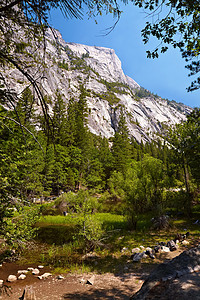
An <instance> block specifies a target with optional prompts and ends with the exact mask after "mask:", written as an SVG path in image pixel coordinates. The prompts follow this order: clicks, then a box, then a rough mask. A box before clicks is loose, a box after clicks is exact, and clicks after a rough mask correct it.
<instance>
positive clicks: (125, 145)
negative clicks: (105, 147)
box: [111, 108, 130, 173]
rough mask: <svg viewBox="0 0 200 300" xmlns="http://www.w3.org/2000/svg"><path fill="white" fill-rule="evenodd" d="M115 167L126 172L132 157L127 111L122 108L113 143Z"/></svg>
mask: <svg viewBox="0 0 200 300" xmlns="http://www.w3.org/2000/svg"><path fill="white" fill-rule="evenodd" d="M111 150H112V154H113V169H115V170H117V171H120V172H122V173H124V172H125V170H126V167H127V164H128V161H129V159H130V141H129V133H128V128H127V125H126V119H125V112H124V110H123V109H122V108H121V111H120V117H119V123H118V128H117V130H116V132H115V135H114V138H113V145H112V149H111Z"/></svg>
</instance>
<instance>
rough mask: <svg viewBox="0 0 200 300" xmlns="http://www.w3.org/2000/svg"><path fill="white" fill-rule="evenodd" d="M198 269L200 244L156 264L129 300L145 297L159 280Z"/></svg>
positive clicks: (179, 275) (176, 276) (167, 279)
mask: <svg viewBox="0 0 200 300" xmlns="http://www.w3.org/2000/svg"><path fill="white" fill-rule="evenodd" d="M199 271H200V244H199V245H198V247H196V248H192V249H190V250H188V251H184V252H183V253H181V254H180V255H179V256H177V257H175V258H174V259H172V260H171V261H169V262H164V263H162V264H160V265H158V266H157V267H156V268H155V269H154V271H153V272H152V273H151V274H150V275H149V277H148V278H147V279H146V280H145V282H144V284H143V286H142V288H141V289H140V290H139V291H138V292H137V293H136V294H135V295H133V296H132V297H131V300H141V299H146V296H147V295H148V293H149V291H150V290H151V289H152V288H153V287H154V286H156V285H158V284H159V283H160V282H166V281H171V280H174V279H175V278H180V277H181V276H184V275H187V274H190V273H194V272H199Z"/></svg>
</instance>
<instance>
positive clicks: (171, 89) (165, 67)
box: [49, 3, 200, 107]
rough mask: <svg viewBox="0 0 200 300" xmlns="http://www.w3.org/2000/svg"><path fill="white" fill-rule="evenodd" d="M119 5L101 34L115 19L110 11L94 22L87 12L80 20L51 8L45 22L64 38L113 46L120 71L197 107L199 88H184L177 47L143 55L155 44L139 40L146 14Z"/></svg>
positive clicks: (184, 72) (185, 75)
mask: <svg viewBox="0 0 200 300" xmlns="http://www.w3.org/2000/svg"><path fill="white" fill-rule="evenodd" d="M121 9H122V10H123V13H122V15H121V18H120V20H119V22H118V24H117V26H116V27H115V29H114V30H113V31H112V32H111V33H109V34H108V35H105V32H106V29H107V28H109V27H110V26H112V25H113V24H114V23H115V19H113V17H112V16H111V15H107V16H106V15H104V16H101V17H98V18H97V22H98V24H96V23H95V21H94V19H89V20H88V18H87V16H85V17H84V18H83V20H77V19H66V18H64V17H63V15H62V13H61V12H60V10H54V11H52V12H51V16H50V20H49V23H50V25H52V26H53V27H54V28H56V29H58V30H59V31H60V32H61V34H62V36H63V38H64V40H65V41H66V42H73V43H80V44H85V45H90V46H101V47H108V48H112V49H114V50H115V53H116V54H117V55H118V57H119V58H120V60H121V62H122V69H123V71H124V73H125V74H126V75H128V76H130V77H131V78H133V79H134V80H135V81H136V82H137V83H138V84H139V85H141V86H143V87H144V88H146V89H148V90H150V91H151V92H153V93H155V94H158V95H159V96H161V97H163V98H167V99H169V100H175V101H177V102H183V103H185V104H186V105H189V106H192V107H199V106H200V91H199V90H197V91H194V92H192V93H191V92H190V93H188V92H187V91H186V88H187V87H188V86H189V85H190V82H191V80H192V78H191V77H189V78H188V71H187V69H185V61H184V60H183V59H182V58H181V54H180V53H179V51H178V50H176V49H172V48H171V49H169V50H168V52H167V53H165V54H162V55H161V56H160V57H159V58H158V59H148V58H146V50H153V49H155V47H157V45H158V44H159V42H158V41H153V40H152V41H151V42H150V43H149V44H147V45H144V44H143V42H142V38H141V29H142V28H143V27H144V25H145V22H146V21H148V19H147V18H146V15H145V14H144V12H143V11H142V10H141V9H139V8H136V7H134V6H133V5H132V4H131V3H130V4H128V5H126V6H123V7H121Z"/></svg>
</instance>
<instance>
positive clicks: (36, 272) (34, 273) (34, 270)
mask: <svg viewBox="0 0 200 300" xmlns="http://www.w3.org/2000/svg"><path fill="white" fill-rule="evenodd" d="M39 273H40V271H39V270H38V269H33V270H32V274H33V275H38V274H39Z"/></svg>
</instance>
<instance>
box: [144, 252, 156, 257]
mask: <svg viewBox="0 0 200 300" xmlns="http://www.w3.org/2000/svg"><path fill="white" fill-rule="evenodd" d="M145 254H146V255H148V256H149V257H150V258H151V259H155V256H154V255H153V252H152V251H149V250H146V251H145Z"/></svg>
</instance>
